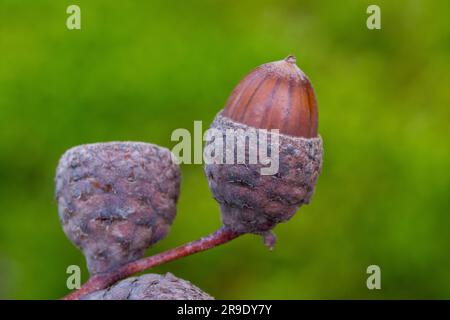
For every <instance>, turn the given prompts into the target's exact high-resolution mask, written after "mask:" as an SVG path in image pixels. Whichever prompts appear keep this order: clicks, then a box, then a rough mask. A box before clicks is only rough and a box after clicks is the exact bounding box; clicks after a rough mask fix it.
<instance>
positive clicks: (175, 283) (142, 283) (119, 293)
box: [81, 273, 214, 300]
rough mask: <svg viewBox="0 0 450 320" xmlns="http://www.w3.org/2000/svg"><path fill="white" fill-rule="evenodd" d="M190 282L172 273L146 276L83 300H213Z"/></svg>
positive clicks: (134, 278) (91, 294) (128, 280)
mask: <svg viewBox="0 0 450 320" xmlns="http://www.w3.org/2000/svg"><path fill="white" fill-rule="evenodd" d="M213 299H214V298H213V297H211V296H210V295H209V294H207V293H205V292H203V291H202V290H200V289H199V288H198V287H196V286H194V285H193V284H192V283H190V282H189V281H186V280H183V279H179V278H177V277H175V276H174V275H173V274H171V273H166V274H165V275H159V274H145V275H142V276H140V277H131V278H127V279H125V280H122V281H120V282H118V283H116V284H114V285H112V286H111V287H109V288H107V289H105V290H99V291H96V292H93V293H90V294H88V295H86V296H84V297H82V298H81V300H213Z"/></svg>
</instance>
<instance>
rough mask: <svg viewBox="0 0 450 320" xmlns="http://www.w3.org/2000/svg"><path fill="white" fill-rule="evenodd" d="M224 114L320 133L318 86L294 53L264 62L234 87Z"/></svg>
mask: <svg viewBox="0 0 450 320" xmlns="http://www.w3.org/2000/svg"><path fill="white" fill-rule="evenodd" d="M222 115H223V116H225V117H227V118H230V119H232V120H234V121H236V122H240V123H242V124H245V125H248V126H251V127H254V128H258V129H278V130H279V131H280V133H281V134H286V135H290V136H294V137H304V138H313V137H317V126H318V124H317V123H318V115H317V101H316V97H315V94H314V89H313V87H312V85H311V82H310V81H309V79H308V77H307V76H306V75H305V74H304V73H303V71H302V70H300V69H299V67H297V65H296V59H295V57H294V56H292V55H290V56H288V57H287V58H286V59H284V60H281V61H275V62H270V63H266V64H263V65H261V66H260V67H258V68H256V69H255V70H253V71H252V72H251V73H250V74H248V75H247V76H246V77H245V78H244V79H243V80H241V82H240V83H239V84H238V85H237V87H236V88H235V89H234V90H233V92H232V94H231V96H230V97H229V98H228V101H227V103H226V105H225V107H224V111H223V113H222Z"/></svg>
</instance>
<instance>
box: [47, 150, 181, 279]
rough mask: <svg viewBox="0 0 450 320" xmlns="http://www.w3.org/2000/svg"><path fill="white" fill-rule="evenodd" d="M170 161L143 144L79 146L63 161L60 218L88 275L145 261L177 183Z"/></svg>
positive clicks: (165, 224)
mask: <svg viewBox="0 0 450 320" xmlns="http://www.w3.org/2000/svg"><path fill="white" fill-rule="evenodd" d="M172 159H173V158H172V154H171V152H170V151H169V150H167V149H165V148H162V147H159V146H156V145H153V144H148V143H141V142H110V143H95V144H87V145H81V146H77V147H74V148H72V149H70V150H68V151H66V152H65V153H64V155H63V156H62V157H61V159H60V161H59V165H58V168H57V171H56V179H55V184H56V192H55V197H56V200H57V202H58V212H59V219H60V222H61V224H62V226H63V229H64V232H65V234H66V235H67V237H68V238H69V239H70V240H71V241H72V242H73V243H74V244H75V245H76V246H77V247H78V248H79V249H81V250H82V251H83V253H84V255H85V256H86V259H87V265H88V270H89V272H90V273H91V274H99V273H104V272H108V271H111V270H113V269H116V268H117V267H119V266H121V265H124V264H125V263H127V262H130V261H133V260H136V259H139V258H141V257H143V256H144V253H145V250H146V249H147V248H148V247H149V246H151V245H153V244H154V243H156V242H157V241H159V240H161V239H162V238H163V237H164V236H165V235H166V234H167V232H168V231H169V228H170V226H171V224H172V221H173V220H174V218H175V215H176V203H177V200H178V194H179V185H180V169H179V167H178V165H177V164H175V163H174V162H173V160H172Z"/></svg>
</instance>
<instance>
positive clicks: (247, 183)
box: [205, 56, 323, 246]
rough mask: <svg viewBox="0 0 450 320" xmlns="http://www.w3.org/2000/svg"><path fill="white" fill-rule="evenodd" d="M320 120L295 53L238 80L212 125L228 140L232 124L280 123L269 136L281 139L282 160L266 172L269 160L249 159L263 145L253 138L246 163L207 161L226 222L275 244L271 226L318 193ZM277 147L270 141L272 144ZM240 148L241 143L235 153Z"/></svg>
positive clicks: (249, 127)
mask: <svg viewBox="0 0 450 320" xmlns="http://www.w3.org/2000/svg"><path fill="white" fill-rule="evenodd" d="M317 126H318V116H317V102H316V98H315V95H314V91H313V88H312V85H311V83H310V81H309V79H308V78H307V77H306V75H305V74H304V73H303V72H302V71H301V70H300V69H299V68H298V67H297V65H296V61H295V57H293V56H289V57H287V58H286V59H284V60H281V61H276V62H272V63H267V64H264V65H262V66H260V67H258V68H257V69H255V70H254V71H252V72H251V73H250V74H249V75H247V76H246V77H245V78H244V79H243V80H242V81H241V82H240V83H239V84H238V86H237V87H236V88H235V89H234V91H233V92H232V94H231V96H230V98H229V99H228V102H227V103H226V105H225V108H224V109H223V110H222V111H220V112H219V113H218V115H217V116H216V118H215V119H214V121H213V123H212V125H211V128H215V129H217V130H220V131H221V132H222V133H223V136H224V141H226V140H225V134H226V131H227V130H230V129H232V130H233V131H234V132H237V135H238V136H239V134H241V133H242V131H240V130H239V129H243V130H246V131H248V130H255V129H264V130H270V129H278V130H279V134H277V133H272V132H271V131H266V132H267V136H268V137H269V140H271V137H275V135H277V137H278V139H279V148H278V154H279V165H278V172H277V173H276V174H275V175H261V168H262V167H265V166H264V165H262V164H261V163H257V164H251V163H249V161H248V160H249V159H248V153H249V151H250V150H251V148H256V147H257V146H250V145H249V144H248V143H247V144H246V146H245V148H246V149H245V151H246V155H247V158H246V159H245V163H244V164H239V163H237V164H218V163H213V164H206V165H205V173H206V176H207V178H208V182H209V187H210V189H211V191H212V194H213V196H214V198H215V199H216V200H217V201H218V202H219V204H220V207H221V212H222V222H223V224H224V226H225V227H227V228H229V229H231V230H233V231H237V232H242V233H257V234H263V235H265V241H266V244H267V245H268V246H272V245H273V242H274V237H273V235H271V234H270V233H269V231H270V230H271V229H272V228H274V227H275V225H276V224H278V223H280V222H283V221H287V220H288V219H290V218H291V217H292V216H293V215H294V214H295V212H296V211H297V209H298V207H299V206H301V205H302V204H305V203H308V202H309V200H310V198H311V196H312V194H313V191H314V186H315V183H316V180H317V177H318V175H319V174H320V171H321V167H322V154H323V148H322V139H321V138H320V136H318V134H317ZM240 138H241V140H242V139H245V137H240ZM244 141H245V140H244ZM209 143H212V142H207V145H208V144H209ZM271 148H272V146H271V145H270V144H269V143H268V149H271ZM205 150H206V148H205ZM273 151H274V150H271V152H273ZM236 153H237V150H236V145H235V146H234V154H235V156H236Z"/></svg>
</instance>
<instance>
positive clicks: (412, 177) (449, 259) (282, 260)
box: [0, 0, 450, 299]
mask: <svg viewBox="0 0 450 320" xmlns="http://www.w3.org/2000/svg"><path fill="white" fill-rule="evenodd" d="M449 3H450V2H449V1H447V0H442V1H426V0H422V1H419V0H415V1H414V0H408V1H406V0H404V1H378V0H377V1H350V0H346V1H334V0H328V1H325V0H321V1H298V0H297V1H294V0H292V1H280V0H273V1H263V0H257V1H226V0H222V1H218V0H217V1H215V0H212V1H197V0H194V1H147V0H145V1H144V0H142V1H133V0H129V1H120V2H112V1H107V0H102V1H93V0H89V1H87V0H86V1H75V0H73V1H50V0H46V1H44V0H40V1H18V0H1V1H0V298H9V299H15V298H18V299H28V298H30V299H55V298H59V297H60V296H62V295H64V294H65V293H67V289H66V287H65V284H66V277H67V274H66V267H67V266H68V265H71V264H78V265H80V266H82V268H83V269H82V270H83V279H84V280H86V278H87V272H86V269H85V263H84V258H83V256H82V254H81V253H80V252H79V251H78V250H77V249H76V248H75V247H74V246H73V245H72V244H71V243H70V242H69V241H68V240H67V238H66V237H65V236H64V234H63V232H62V229H61V227H60V225H59V222H58V217H57V208H56V204H55V201H54V199H53V178H54V172H55V167H56V165H57V161H58V158H59V157H60V155H61V154H62V153H63V152H64V151H65V150H66V149H68V148H70V147H72V146H74V145H78V144H83V143H90V142H99V141H110V140H139V141H147V142H153V143H157V144H160V145H163V146H166V147H169V148H171V147H173V146H174V145H175V142H172V141H170V135H171V132H172V131H173V130H174V129H175V128H188V129H190V130H192V128H193V121H194V120H202V121H204V124H205V126H206V125H207V124H209V123H210V122H211V120H212V119H213V117H214V115H215V114H216V113H217V112H218V111H219V109H220V108H222V106H223V105H224V103H225V101H226V99H227V97H228V95H229V94H230V92H231V90H232V89H233V87H234V86H235V85H236V84H237V83H238V81H239V80H240V79H241V78H242V77H243V76H244V75H245V74H246V73H248V72H249V71H250V70H252V69H253V68H254V67H256V66H258V65H260V64H262V63H265V62H269V61H273V60H280V59H282V58H284V57H285V56H287V55H288V54H291V53H292V54H295V55H296V56H297V62H298V65H299V66H300V67H301V68H302V69H303V70H304V71H305V72H306V73H307V74H308V75H309V77H310V79H311V81H312V83H313V85H314V87H315V91H316V94H317V98H318V102H319V126H320V133H321V135H322V137H323V139H324V143H325V160H324V168H323V173H322V175H321V177H320V178H319V182H318V185H317V189H316V194H315V196H314V198H313V201H312V203H311V204H310V205H308V206H305V207H303V208H301V209H300V210H299V213H298V214H297V215H296V216H295V217H294V218H293V219H292V220H291V221H290V222H288V223H285V224H282V225H279V226H278V227H277V228H276V234H277V236H278V244H277V246H276V248H275V250H274V251H273V252H269V251H268V250H267V249H266V248H265V247H264V246H263V245H262V243H261V240H260V239H259V238H258V237H256V236H245V237H243V238H241V239H238V240H236V241H234V242H232V243H229V244H227V245H225V246H223V247H219V248H216V249H214V250H211V251H208V252H205V253H201V254H198V255H195V256H191V257H188V258H185V259H183V260H180V261H176V262H172V263H170V264H167V265H165V266H161V267H158V268H156V269H155V270H154V271H155V272H158V273H163V272H167V271H170V272H172V273H174V274H175V275H177V276H179V277H182V278H185V279H188V280H190V281H191V282H193V283H194V284H196V285H198V286H199V287H201V288H202V289H204V290H205V291H207V292H209V293H210V294H212V295H213V296H215V297H216V298H224V299H241V298H249V299H253V298H255V299H265V298H267V299H269V298H275V299H303V298H323V299H329V298H344V299H348V298H367V299H380V298H402V299H403V298H405V299H406V298H450V256H449V254H448V253H449V247H450V233H449V227H450V218H449V213H450V200H449V197H450V135H449V125H450V122H449V120H450V110H449V107H450V90H449V85H450V57H449V56H450V55H449V53H450V23H449V22H448V13H449V12H450V8H449V6H450V5H449ZM70 4H78V5H80V7H81V19H82V22H81V23H82V30H80V31H76V30H74V31H69V30H67V28H66V18H67V17H68V15H67V14H66V8H67V6H68V5H70ZM369 4H378V5H379V6H380V7H381V13H382V29H381V30H373V31H371V30H368V29H367V28H366V19H367V16H368V15H367V14H366V8H367V6H368V5H369ZM204 129H206V128H204ZM182 172H183V180H182V185H181V192H182V193H181V198H180V201H179V206H178V215H177V218H176V220H175V223H174V225H173V227H172V230H171V232H170V234H169V235H168V236H167V238H166V239H165V240H163V241H162V242H160V243H159V244H157V245H156V246H155V247H154V248H152V249H150V250H149V254H151V253H155V252H159V251H162V250H164V249H168V248H171V247H173V246H175V245H178V244H181V243H183V242H186V241H189V240H193V239H196V238H198V237H200V236H203V235H206V234H207V233H209V232H211V231H213V230H215V229H216V228H218V227H219V225H220V219H219V210H218V207H217V205H216V203H215V201H214V200H213V199H212V197H211V194H210V192H209V189H208V187H207V182H206V179H205V177H204V175H203V171H202V166H201V165H184V166H182ZM371 264H376V265H379V266H380V267H381V272H382V282H381V285H382V289H381V290H374V291H370V290H368V289H367V287H366V279H367V276H368V275H367V274H366V268H367V266H369V265H371Z"/></svg>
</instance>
